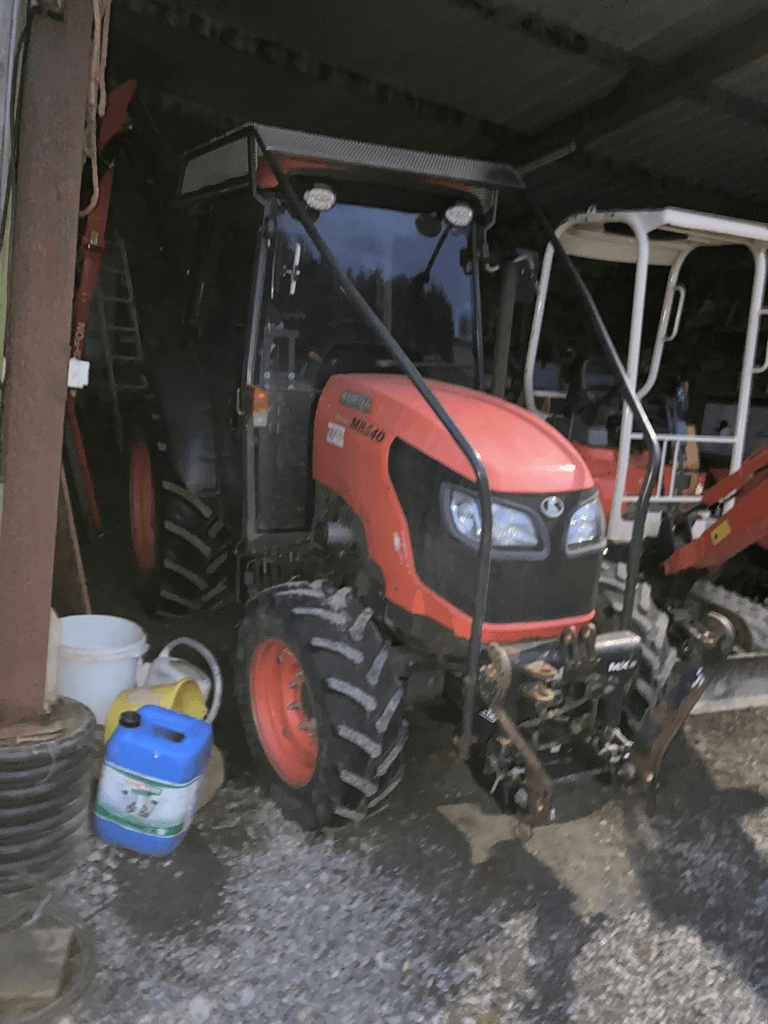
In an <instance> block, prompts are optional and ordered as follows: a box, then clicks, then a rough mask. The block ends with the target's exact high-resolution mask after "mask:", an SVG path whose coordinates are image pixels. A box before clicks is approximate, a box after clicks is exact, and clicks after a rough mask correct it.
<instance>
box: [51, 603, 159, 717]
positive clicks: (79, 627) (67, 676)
mask: <svg viewBox="0 0 768 1024" xmlns="http://www.w3.org/2000/svg"><path fill="white" fill-rule="evenodd" d="M148 647H149V644H148V643H147V635H146V633H145V632H144V630H143V629H142V628H141V626H139V625H137V624H136V623H135V622H131V620H130V619H120V618H117V616H115V615H66V616H65V617H64V618H63V619H62V620H61V648H60V649H59V694H60V695H61V696H63V697H72V698H74V700H79V701H80V703H81V704H85V705H86V706H87V707H89V708H90V709H91V711H92V712H93V713H94V715H95V716H96V721H97V722H98V723H99V725H105V724H106V721H107V714H108V713H109V709H110V708H111V707H112V703H113V701H114V699H115V697H116V696H117V695H118V693H120V692H121V690H127V689H129V688H130V687H132V686H134V685H135V682H136V669H137V667H138V664H139V659H140V658H141V656H142V655H143V654H146V652H147V649H148Z"/></svg>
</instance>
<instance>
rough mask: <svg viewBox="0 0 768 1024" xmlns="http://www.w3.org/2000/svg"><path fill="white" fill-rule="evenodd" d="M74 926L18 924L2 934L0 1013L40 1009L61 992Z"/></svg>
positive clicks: (0, 950) (0, 951) (0, 946)
mask: <svg viewBox="0 0 768 1024" xmlns="http://www.w3.org/2000/svg"><path fill="white" fill-rule="evenodd" d="M73 936H74V930H73V929H72V928H35V927H34V926H32V927H29V928H16V929H14V930H13V931H10V932H5V933H4V934H0V1015H2V1014H4V1013H12V1012H16V1013H21V1012H25V1011H31V1010H40V1009H42V1008H43V1007H44V1006H48V1004H49V1003H52V1002H53V1000H54V999H56V998H57V997H58V996H59V995H61V990H62V986H63V981H64V970H65V967H66V964H67V960H68V959H69V955H70V950H71V947H72V939H73Z"/></svg>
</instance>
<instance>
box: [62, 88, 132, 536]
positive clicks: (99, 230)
mask: <svg viewBox="0 0 768 1024" xmlns="http://www.w3.org/2000/svg"><path fill="white" fill-rule="evenodd" d="M135 89H136V79H134V78H131V79H129V80H128V81H127V82H123V83H122V85H118V86H117V87H116V88H115V89H113V90H112V91H111V92H110V94H109V96H108V97H107V109H106V112H105V114H104V117H103V118H102V121H101V125H100V126H99V141H98V151H99V153H100V154H101V153H103V151H104V148H105V146H106V145H107V143H108V142H110V141H111V140H112V139H113V138H114V137H115V136H116V135H119V134H120V132H123V131H125V130H126V129H127V128H129V127H130V125H131V119H130V117H129V116H128V104H129V103H130V102H131V98H132V97H133V94H134V91H135ZM114 177H115V169H114V166H113V165H110V166H109V168H108V169H107V170H106V171H105V172H104V174H103V175H102V176H101V178H100V179H99V198H98V202H97V203H96V205H95V206H94V208H93V210H92V211H91V212H90V213H89V214H88V217H87V218H86V221H85V228H84V230H83V233H82V235H81V236H80V251H79V255H80V279H79V282H78V286H77V291H76V292H75V298H74V302H73V307H72V340H71V343H70V347H71V354H72V358H73V359H82V358H83V349H84V348H85V329H86V327H87V325H88V311H89V309H90V306H91V299H92V298H93V293H94V291H95V290H96V282H97V281H98V279H99V268H100V267H101V261H102V260H103V258H104V235H105V232H106V229H107V216H108V214H109V204H110V200H111V198H112V183H113V181H114ZM76 396H77V389H76V388H70V389H69V391H68V392H67V408H66V416H67V423H68V424H69V427H70V430H71V431H72V437H73V440H74V443H75V451H76V453H77V462H78V466H79V467H80V473H81V475H82V478H83V487H84V489H85V494H86V498H87V500H88V508H89V510H90V513H91V519H92V520H93V525H94V526H95V527H96V529H97V530H100V529H101V515H100V514H99V506H98V504H97V502H96V492H95V491H94V488H93V479H92V477H91V471H90V469H89V467H88V459H87V457H86V454H85V447H84V445H83V438H82V434H81V433H80V425H79V423H78V422H77V413H76V411H75V399H76Z"/></svg>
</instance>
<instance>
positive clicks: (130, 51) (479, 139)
mask: <svg viewBox="0 0 768 1024" xmlns="http://www.w3.org/2000/svg"><path fill="white" fill-rule="evenodd" d="M448 2H458V3H462V4H463V3H464V0H448ZM472 6H475V5H474V4H472ZM501 10H502V12H504V11H507V8H502V9H501ZM521 17H522V16H521ZM526 25H527V27H526V29H525V31H526V32H528V33H530V34H532V35H534V36H535V37H536V38H539V37H540V36H541V37H542V38H543V37H545V36H546V37H547V38H548V39H550V41H551V39H552V38H555V37H553V36H552V33H551V32H550V31H549V29H548V28H547V27H546V26H545V25H544V24H543V22H542V19H538V20H535V19H534V20H533V21H531V22H530V23H529V22H526ZM556 38H557V39H559V40H565V42H564V43H563V45H564V46H566V48H569V49H571V50H572V52H574V53H576V52H577V51H579V50H581V51H582V54H583V55H585V56H591V54H592V52H593V51H592V50H591V49H590V48H589V45H588V43H587V44H582V43H580V42H579V40H578V39H576V40H574V39H571V40H570V41H568V40H567V39H566V37H565V36H564V35H561V36H557V37H556ZM182 40H185V42H182ZM552 45H554V43H552ZM584 45H586V51H584ZM180 46H181V47H183V48H184V52H185V54H186V56H185V58H184V59H181V60H179V59H178V54H179V53H180V50H179V47H180ZM222 47H226V48H227V49H229V50H231V51H233V52H232V54H231V56H230V57H229V58H228V65H227V66H228V72H227V75H226V80H225V81H222V80H221V76H220V75H217V69H218V68H220V60H221V58H220V56H219V51H220V50H221V48H222ZM142 48H152V49H154V51H155V52H156V53H157V56H158V58H159V62H160V63H161V64H162V63H165V60H164V58H163V56H162V55H163V54H175V55H176V57H175V58H174V63H175V65H176V66H175V67H173V68H170V69H169V73H168V76H167V79H166V75H165V74H162V73H161V74H160V80H158V78H157V77H156V76H154V75H150V76H149V77H143V78H142V84H141V86H140V88H141V91H142V94H143V95H145V96H146V98H147V99H149V100H150V101H151V102H152V106H153V107H154V108H155V109H157V110H158V111H161V112H165V113H174V114H175V115H177V116H181V117H182V118H184V117H186V118H189V119H190V120H193V121H198V122H199V123H201V124H206V125H210V127H211V130H212V131H213V132H217V131H221V130H223V129H225V128H227V127H231V126H232V125H233V124H234V123H235V122H237V123H240V122H242V121H243V120H247V119H249V118H253V116H254V113H253V111H254V108H253V107H252V106H251V101H248V102H247V103H245V102H244V97H248V96H252V95H254V94H258V95H261V96H262V100H261V101H260V102H259V108H260V109H263V103H264V100H263V97H264V93H263V90H262V89H261V88H260V85H261V78H262V77H263V75H264V74H265V73H266V74H270V75H275V74H277V73H279V74H280V75H281V76H286V78H285V81H286V83H290V82H291V81H292V82H294V83H295V85H292V86H291V90H293V92H295V86H296V85H301V87H302V88H306V83H311V84H313V85H317V84H322V85H323V87H324V88H326V89H329V90H330V91H331V92H332V93H334V92H335V93H336V94H337V95H338V96H339V98H340V100H342V102H343V103H348V102H349V100H348V99H344V97H345V96H346V97H350V96H353V97H354V98H355V100H356V106H357V110H358V113H359V114H362V115H363V116H365V114H364V112H365V111H366V110H368V111H370V112H371V113H373V112H374V111H375V110H376V108H377V107H378V108H379V109H381V108H382V107H385V108H390V110H391V114H390V115H389V117H388V118H387V117H385V116H384V115H383V114H382V115H381V116H375V117H373V118H371V123H373V124H374V125H375V127H376V134H377V137H376V138H371V139H370V141H379V142H385V143H386V142H388V143H390V144H392V145H397V144H404V145H408V146H413V147H414V148H417V147H418V138H417V136H418V134H419V132H420V131H421V130H422V129H421V128H420V127H419V126H420V125H423V126H424V127H425V128H427V127H428V129H429V131H428V138H429V142H428V144H427V145H426V147H425V148H434V149H442V150H444V151H445V152H453V153H456V154H457V155H467V156H470V155H471V156H475V157H486V158H488V159H502V160H503V159H506V160H508V161H510V162H511V163H513V164H515V165H517V166H520V165H521V164H523V163H527V162H528V158H529V159H533V160H535V159H536V158H537V157H538V156H540V155H541V154H542V153H550V152H551V150H556V149H558V148H560V147H557V146H552V147H547V148H544V147H543V146H542V145H541V144H540V143H539V144H538V145H537V146H536V149H535V152H532V149H533V147H532V145H531V140H530V138H529V137H527V136H523V135H520V134H517V133H514V132H512V131H510V130H509V129H507V128H505V127H503V126H500V125H497V124H494V123H492V122H489V121H482V120H480V119H478V118H474V117H471V116H470V115H466V114H463V113H462V112H461V111H457V110H454V109H453V108H450V107H446V106H442V105H440V104H436V103H432V102H430V101H425V100H423V99H421V98H419V97H417V96H413V95H411V94H410V93H405V92H403V91H400V90H397V89H393V88H391V87H390V86H388V85H385V84H383V83H380V82H376V81H373V80H371V79H366V78H363V77H362V76H360V75H358V74H354V73H352V72H348V71H346V70H344V69H340V68H336V67H332V66H331V65H328V64H325V63H324V62H323V61H321V60H318V59H316V58H312V57H309V56H308V55H306V54H302V53H299V52H298V51H294V50H291V49H289V48H286V47H284V46H281V45H279V44H276V43H274V42H272V41H270V40H265V39H261V38H258V37H255V36H251V35H246V34H244V33H242V32H240V31H239V30H238V29H236V28H234V27H232V26H231V25H229V24H222V23H219V22H214V21H213V20H211V19H210V18H203V17H202V16H201V15H200V14H199V13H195V12H192V13H190V12H189V10H188V9H185V13H180V11H179V8H178V7H175V8H173V9H171V8H170V6H169V5H168V4H165V3H157V2H154V0H115V4H114V13H113V33H112V40H111V58H110V59H111V61H112V62H113V65H114V62H115V59H116V58H117V65H118V66H119V67H120V70H121V71H126V72H127V73H134V71H133V70H132V68H131V64H130V61H131V60H132V59H134V57H135V55H136V54H137V52H138V50H140V49H142ZM610 49H611V48H610V47H605V48H603V51H602V56H601V57H600V59H601V60H604V61H608V60H609V58H610V54H609V53H608V51H609V50H610ZM126 60H127V61H128V63H127V64H126V66H125V68H123V67H122V65H123V64H124V63H125V62H126ZM254 62H255V64H254ZM256 69H261V72H260V74H259V75H255V74H254V71H255V70H256ZM153 79H154V80H153ZM211 81H214V82H215V83H216V87H215V88H213V89H212V88H210V87H209V86H210V82H211ZM270 81H271V84H272V88H271V89H270V90H269V94H271V95H275V94H278V93H280V92H281V89H282V86H278V85H277V84H276V82H275V79H274V78H271V79H270ZM735 99H736V100H738V97H736V98H735ZM249 107H250V109H249ZM301 107H302V109H304V110H306V104H303V103H302V105H301ZM329 113H330V111H329ZM260 116H261V117H262V118H264V119H269V118H271V117H273V116H274V115H273V113H272V111H269V112H268V111H266V110H265V111H264V113H263V114H261V115H260ZM393 118H394V120H393ZM289 121H291V117H290V115H289ZM389 122H392V123H389ZM281 123H285V120H282V121H281ZM395 123H396V124H397V125H399V126H400V127H399V129H398V130H399V131H400V132H401V134H402V133H404V137H403V139H402V140H401V139H399V138H396V137H395V136H394V135H392V131H393V130H394V127H393V126H394V124H395ZM290 126H291V127H296V128H304V129H306V130H325V131H327V132H328V134H344V132H345V129H344V128H343V126H342V127H338V128H337V127H336V126H335V125H333V124H331V125H329V126H325V125H323V126H320V128H318V127H317V126H316V125H314V124H310V123H307V124H304V123H301V124H299V123H296V124H293V123H291V124H290ZM194 141H198V140H197V139H195V140H194ZM537 141H538V140H537ZM567 141H568V142H569V143H570V142H571V141H572V139H568V140H567ZM568 163H569V164H570V166H571V167H572V166H574V163H578V164H579V165H580V166H582V167H586V168H587V169H589V170H591V171H593V172H594V173H596V174H597V175H599V176H601V177H619V178H620V179H621V180H625V181H626V182H627V183H628V184H631V185H633V186H634V187H636V188H642V189H649V188H650V189H651V190H655V191H657V192H659V194H663V192H664V190H665V189H668V190H670V191H672V190H674V191H677V192H682V191H683V190H685V191H687V192H688V194H691V195H692V196H699V197H702V198H703V196H704V195H705V194H706V196H707V204H708V206H709V207H711V208H712V209H713V210H717V211H719V212H731V213H733V214H734V215H744V213H743V209H744V207H743V206H742V205H741V204H742V203H743V202H744V200H742V199H741V197H739V196H737V195H732V194H729V193H726V192H722V193H721V192H719V191H717V190H712V189H709V190H705V189H702V188H699V187H698V186H697V185H696V184H695V183H693V182H690V183H686V182H683V181H676V180H674V179H670V178H668V177H664V176H659V175H656V174H654V173H653V172H650V171H648V170H644V169H643V168H640V167H634V166H632V165H629V164H624V163H622V164H618V163H616V162H614V161H607V160H598V158H596V157H594V156H593V155H591V154H588V153H586V152H584V151H583V149H581V147H579V150H578V151H577V152H576V153H574V154H573V156H572V157H570V159H569V161H568ZM531 179H532V180H533V181H534V182H535V180H536V173H535V172H534V173H533V174H532V175H531ZM683 194H684V193H683ZM691 201H693V199H692V200H691ZM738 211H742V212H738ZM756 215H757V211H755V210H754V208H753V212H752V214H751V216H752V217H754V216H756ZM766 219H768V218H766Z"/></svg>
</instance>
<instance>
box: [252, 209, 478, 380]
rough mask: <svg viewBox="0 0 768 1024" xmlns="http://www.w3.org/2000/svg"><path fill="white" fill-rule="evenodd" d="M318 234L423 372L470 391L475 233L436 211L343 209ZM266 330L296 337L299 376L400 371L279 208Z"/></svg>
mask: <svg viewBox="0 0 768 1024" xmlns="http://www.w3.org/2000/svg"><path fill="white" fill-rule="evenodd" d="M317 216H318V219H317V228H318V231H319V232H320V234H321V235H322V236H323V238H324V239H325V241H326V243H327V244H328V246H329V247H330V249H331V250H332V251H333V253H334V255H335V256H336V258H337V259H338V260H339V262H340V263H341V265H342V267H343V268H344V270H345V271H346V272H347V274H348V275H349V276H350V278H351V279H352V281H353V282H354V284H355V285H356V286H357V288H358V289H359V290H360V292H361V293H362V295H363V297H364V298H365V299H366V301H367V302H368V303H369V304H370V305H371V307H372V308H373V309H374V311H375V312H376V314H377V315H378V316H379V317H380V319H381V320H382V321H383V323H384V324H385V326H386V327H387V328H388V330H389V331H390V332H391V333H392V334H393V335H394V337H395V338H396V340H397V341H398V342H399V343H400V345H401V346H402V347H403V348H404V349H405V351H406V352H407V353H408V355H409V356H410V358H411V359H412V360H413V361H414V363H416V365H417V366H418V367H419V369H420V370H421V372H422V373H423V374H425V375H426V376H431V377H434V378H438V379H441V380H449V381H453V382H455V383H462V384H466V385H468V386H473V385H474V381H475V355H474V321H475V313H474V283H473V282H474V277H473V260H472V247H473V236H472V232H473V228H472V227H471V226H468V227H463V228H457V227H451V226H450V225H449V224H447V223H445V222H444V221H443V220H442V219H441V218H440V217H439V216H438V215H437V214H435V215H430V214H424V213H421V214H417V213H414V212H404V211H402V210H391V209H380V208H376V207H370V206H361V205H351V204H345V203H337V204H336V205H335V206H333V208H332V209H330V210H326V211H324V212H322V213H320V214H319V215H317ZM273 253H274V256H273V261H272V266H271V273H270V279H269V280H268V281H267V283H266V291H267V324H266V326H267V328H268V329H269V328H270V327H272V328H274V327H275V326H276V325H278V324H280V323H282V324H283V325H284V327H285V328H286V329H287V330H291V331H296V335H295V359H294V360H292V362H293V363H294V366H295V370H296V373H297V375H299V376H300V377H303V378H305V379H308V380H310V381H311V382H312V383H316V384H317V386H320V387H322V386H323V385H324V383H325V380H327V378H328V377H329V376H330V375H331V374H332V373H344V372H364V371H373V372H376V371H379V372H382V371H383V372H387V371H393V370H397V366H396V364H395V363H394V361H393V360H392V359H391V357H390V356H389V355H388V353H387V351H386V349H384V347H383V346H382V344H381V341H380V340H379V338H378V337H377V335H376V334H375V332H374V331H372V330H371V329H370V328H369V327H368V326H367V325H366V324H365V323H364V322H363V321H362V320H361V319H360V317H359V316H358V314H357V313H356V312H355V310H354V309H353V307H352V306H351V305H350V303H349V302H348V300H347V299H346V297H345V296H344V294H343V293H342V291H341V289H340V287H339V285H338V283H337V281H336V278H335V277H334V275H333V272H332V270H331V268H330V267H329V266H328V265H327V264H326V263H325V262H324V261H323V260H322V259H321V258H320V255H319V253H318V251H317V249H316V248H315V246H314V245H313V244H312V242H311V241H310V239H309V237H308V236H307V234H306V233H305V231H304V229H303V228H302V226H301V224H300V223H299V222H298V221H297V220H295V219H294V217H293V216H292V215H291V214H290V212H289V211H288V210H286V209H285V208H279V209H278V212H277V219H276V235H275V244H274V247H273Z"/></svg>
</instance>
